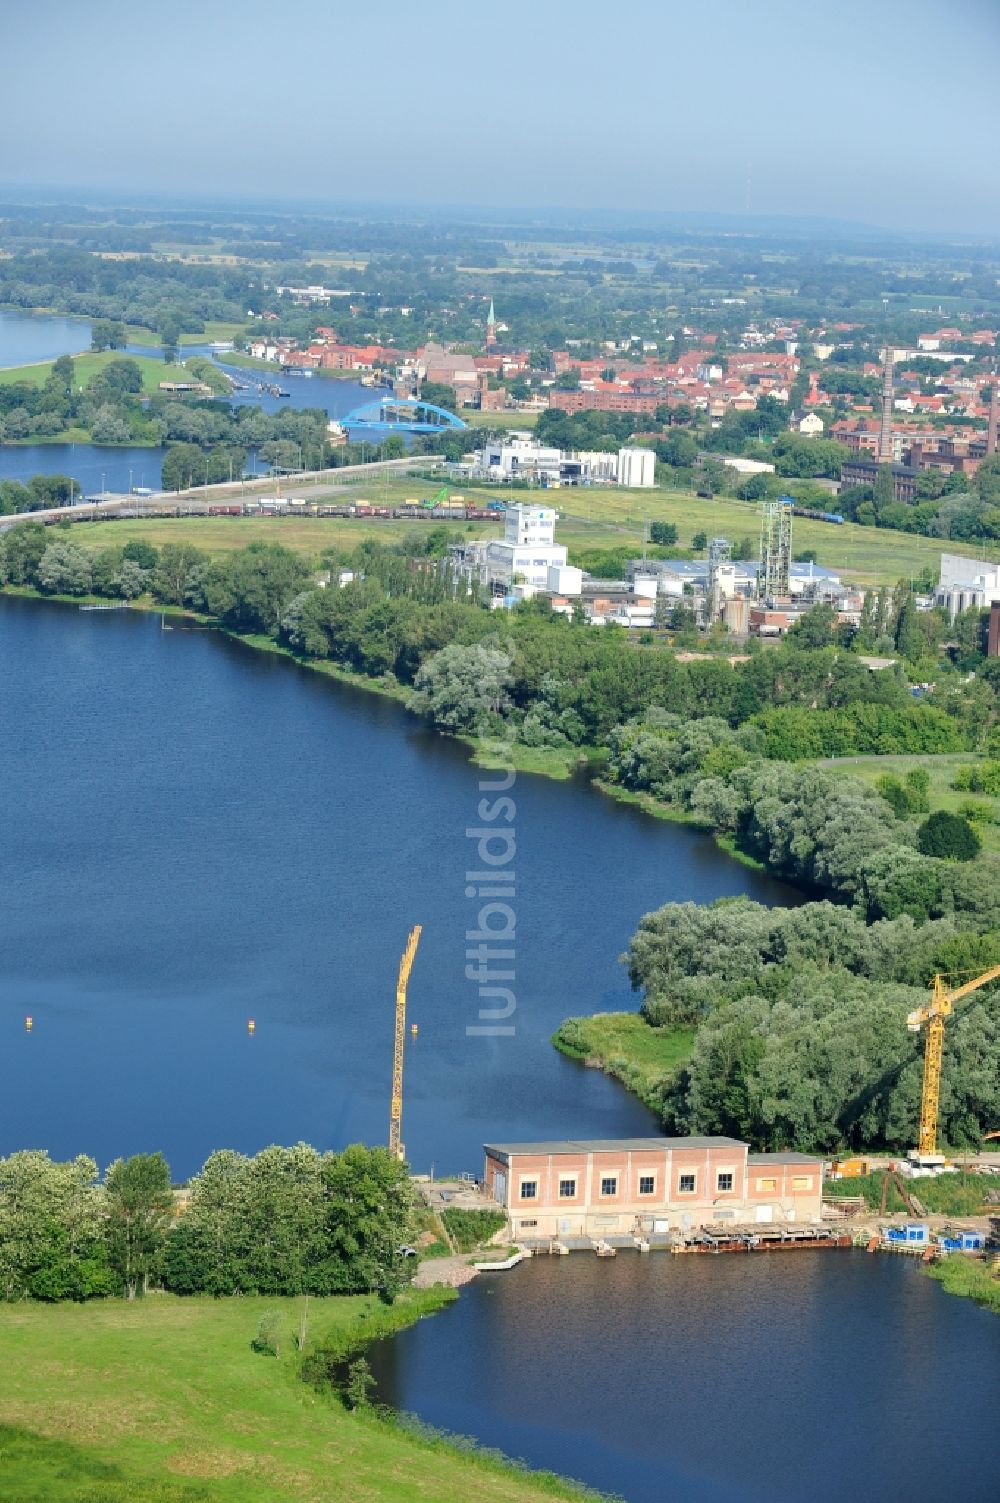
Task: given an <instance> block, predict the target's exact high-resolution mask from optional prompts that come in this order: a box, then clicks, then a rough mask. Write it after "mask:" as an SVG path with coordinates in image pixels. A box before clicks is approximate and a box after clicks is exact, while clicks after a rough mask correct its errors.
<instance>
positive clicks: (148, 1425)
mask: <svg viewBox="0 0 1000 1503" xmlns="http://www.w3.org/2000/svg"><path fill="white" fill-rule="evenodd" d="M454 1297H455V1296H454V1294H453V1292H452V1291H450V1290H443V1289H440V1288H438V1289H431V1290H423V1291H412V1292H408V1293H407V1294H405V1295H404V1296H403V1297H402V1298H401V1299H400V1300H399V1301H398V1302H397V1304H395V1305H393V1306H391V1307H387V1306H385V1305H382V1304H380V1302H379V1301H378V1300H377V1298H375V1297H374V1296H341V1297H333V1298H325V1299H310V1300H309V1301H308V1302H306V1301H304V1300H303V1299H301V1298H298V1299H295V1298H263V1297H258V1296H247V1297H244V1298H240V1299H220V1300H209V1299H197V1298H190V1299H184V1298H178V1297H176V1296H170V1295H150V1296H147V1298H145V1299H142V1300H137V1301H133V1302H132V1303H126V1302H124V1301H121V1300H107V1301H101V1302H100V1303H96V1302H95V1303H92V1304H88V1305H82V1306H81V1305H71V1304H59V1305H35V1304H20V1305H13V1306H8V1307H7V1308H6V1310H5V1313H4V1318H3V1320H2V1321H0V1372H2V1373H3V1377H2V1378H0V1422H2V1423H0V1474H2V1483H0V1490H2V1492H3V1495H4V1496H5V1497H7V1498H11V1499H13V1498H26V1499H27V1498H43V1497H44V1498H45V1499H46V1503H76V1500H77V1499H78V1498H79V1497H80V1496H81V1489H82V1487H83V1486H84V1485H85V1484H86V1485H87V1486H88V1487H93V1488H94V1489H95V1492H94V1496H95V1497H96V1495H97V1491H100V1496H101V1498H102V1500H106V1503H126V1500H128V1499H132V1498H138V1497H141V1498H142V1499H144V1500H147V1503H187V1500H188V1499H189V1498H190V1500H191V1503H194V1498H195V1495H197V1498H198V1499H199V1500H205V1503H215V1500H219V1503H223V1500H227V1499H228V1500H232V1499H235V1498H238V1499H239V1500H240V1503H273V1500H274V1499H275V1498H276V1497H279V1496H280V1497H281V1498H282V1499H285V1500H289V1503H300V1500H301V1503H312V1500H314V1499H316V1498H317V1497H320V1496H324V1497H325V1496H327V1495H328V1492H329V1489H330V1487H331V1468H332V1471H333V1474H334V1475H335V1476H336V1478H337V1481H336V1483H335V1484H333V1486H334V1489H335V1491H336V1492H337V1494H338V1495H342V1496H351V1497H356V1498H361V1497H364V1498H366V1499H371V1500H373V1503H381V1500H385V1503H395V1500H397V1499H399V1498H401V1497H403V1496H407V1495H408V1494H407V1490H408V1489H409V1488H412V1487H414V1486H416V1487H417V1488H418V1489H419V1490H420V1492H421V1496H425V1497H433V1498H434V1499H435V1500H440V1503H465V1500H466V1499H468V1498H470V1497H476V1498H477V1499H479V1498H482V1499H484V1500H489V1503H504V1500H506V1499H510V1498H517V1499H524V1500H525V1503H528V1500H537V1499H542V1498H546V1497H553V1496H554V1497H562V1498H579V1497H580V1496H581V1493H580V1492H579V1491H578V1490H576V1489H574V1488H573V1487H572V1486H570V1485H569V1484H568V1483H567V1484H563V1483H561V1482H560V1481H559V1480H558V1479H556V1478H552V1477H545V1476H539V1477H534V1476H532V1475H531V1474H528V1473H522V1472H517V1471H514V1470H512V1468H511V1467H509V1466H505V1465H503V1464H502V1463H500V1462H498V1461H497V1460H495V1459H493V1458H490V1457H486V1456H483V1455H477V1454H476V1453H475V1451H471V1452H470V1453H467V1452H465V1451H464V1450H462V1449H459V1447H458V1446H457V1445H456V1444H454V1443H449V1442H447V1441H445V1440H440V1439H433V1440H429V1439H426V1438H423V1437H421V1436H420V1435H416V1434H414V1433H412V1431H408V1430H406V1429H405V1428H404V1427H403V1426H401V1425H399V1424H396V1423H394V1422H392V1421H388V1422H387V1421H385V1420H379V1419H377V1418H376V1417H375V1416H374V1415H373V1414H369V1413H348V1412H346V1411H345V1409H344V1407H343V1405H342V1404H341V1402H340V1401H339V1400H338V1399H336V1398H334V1397H332V1396H330V1395H324V1394H323V1393H321V1392H320V1391H319V1390H317V1388H316V1387H315V1386H313V1385H311V1384H308V1383H306V1382H304V1381H303V1380H302V1377H301V1363H302V1359H301V1358H300V1355H299V1352H298V1350H297V1340H298V1338H299V1335H300V1333H301V1331H302V1328H303V1326H302V1323H303V1322H305V1333H306V1354H307V1355H308V1354H310V1353H311V1354H315V1353H317V1352H319V1351H325V1352H328V1353H330V1354H339V1355H342V1356H343V1355H347V1354H354V1353H356V1352H357V1351H359V1350H360V1349H361V1348H362V1347H363V1346H364V1345H366V1344H367V1342H368V1341H370V1340H372V1339H374V1338H377V1337H381V1336H386V1335H389V1334H391V1333H394V1332H398V1331H400V1330H402V1329H403V1328H404V1327H406V1326H409V1325H412V1324H413V1323H414V1322H415V1321H417V1320H420V1319H421V1318H422V1317H424V1316H426V1315H429V1314H433V1313H434V1312H436V1311H438V1310H440V1309H442V1308H443V1307H444V1306H445V1305H447V1304H449V1303H450V1302H451V1301H452V1300H453V1299H454ZM262 1321H266V1322H267V1324H268V1328H269V1329H270V1330H271V1331H272V1332H273V1337H274V1341H275V1343H276V1344H277V1348H278V1355H277V1357H274V1356H264V1355H259V1354H258V1353H257V1352H255V1351H253V1350H252V1349H251V1342H252V1341H253V1340H254V1339H255V1337H257V1336H258V1334H259V1331H260V1328H261V1322H262ZM189 1489H194V1491H189ZM87 1495H88V1496H90V1493H89V1491H88V1493H87Z"/></svg>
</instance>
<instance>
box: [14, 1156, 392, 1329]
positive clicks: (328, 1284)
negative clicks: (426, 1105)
mask: <svg viewBox="0 0 1000 1503" xmlns="http://www.w3.org/2000/svg"><path fill="white" fill-rule="evenodd" d="M412 1217H413V1191H412V1187H411V1183H410V1179H409V1171H408V1169H407V1167H406V1165H405V1164H402V1163H400V1162H399V1161H398V1160H397V1159H395V1158H394V1157H393V1156H392V1155H391V1154H390V1153H389V1152H388V1150H387V1149H384V1148H367V1147H365V1146H364V1145H362V1144H354V1145H352V1146H351V1147H349V1148H345V1149H344V1150H343V1151H342V1152H341V1153H331V1152H326V1153H320V1152H318V1151H317V1150H316V1149H315V1148H312V1147H310V1146H309V1145H308V1144H305V1143H299V1144H297V1145H296V1146H295V1147H293V1148H279V1147H271V1148H265V1149H264V1150H263V1151H262V1152H260V1153H258V1154H256V1155H254V1156H250V1157H248V1156H245V1155H243V1154H239V1153H235V1152H233V1151H232V1150H229V1149H225V1150H222V1151H220V1152H217V1153H213V1154H212V1155H211V1156H210V1157H209V1159H208V1160H207V1161H206V1163H205V1165H204V1166H203V1168H202V1169H201V1170H200V1171H199V1172H198V1174H197V1175H195V1177H194V1178H193V1179H192V1180H191V1182H190V1184H189V1185H188V1186H187V1187H185V1188H184V1189H183V1190H181V1191H176V1192H175V1191H174V1190H173V1189H172V1187H171V1183H170V1169H169V1166H168V1164H167V1162H166V1160H165V1159H164V1157H163V1155H162V1154H161V1153H152V1154H135V1155H133V1156H132V1157H130V1158H126V1159H117V1160H116V1161H115V1162H114V1163H113V1164H111V1165H110V1166H109V1168H108V1169H107V1171H106V1173H105V1174H104V1176H103V1178H100V1177H99V1176H98V1172H97V1165H96V1163H95V1162H94V1160H93V1159H92V1158H89V1157H87V1156H86V1155H82V1154H81V1155H80V1156H78V1157H77V1158H75V1159H73V1160H70V1161H69V1162H63V1163H60V1162H57V1161H54V1160H52V1159H51V1158H50V1157H49V1155H48V1154H47V1153H44V1152H41V1151H39V1150H26V1151H22V1152H19V1153H13V1154H11V1155H10V1156H9V1157H8V1158H0V1296H2V1297H3V1299H5V1300H8V1301H12V1300H19V1299H26V1298H31V1299H38V1300H50V1301H56V1300H67V1299H71V1300H84V1299H95V1298H100V1297H106V1296H108V1295H118V1296H123V1297H125V1298H128V1299H134V1298H136V1297H137V1296H139V1295H142V1294H144V1293H147V1292H148V1291H149V1290H151V1289H165V1290H167V1291H169V1292H172V1293H175V1294H213V1295H223V1294H275V1295H278V1294H353V1293H372V1292H376V1293H378V1294H379V1295H380V1296H381V1297H382V1298H383V1299H385V1300H387V1301H391V1300H393V1299H394V1298H395V1296H396V1295H397V1294H398V1293H399V1291H400V1290H401V1289H402V1287H403V1285H404V1284H405V1282H406V1281H407V1278H408V1276H409V1269H410V1260H409V1259H408V1258H407V1256H406V1254H405V1253H404V1248H405V1247H406V1245H407V1242H408V1239H409V1237H410V1235H411V1232H412Z"/></svg>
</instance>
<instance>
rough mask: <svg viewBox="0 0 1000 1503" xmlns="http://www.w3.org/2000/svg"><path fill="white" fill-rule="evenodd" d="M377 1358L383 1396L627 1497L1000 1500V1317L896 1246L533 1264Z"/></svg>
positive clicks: (483, 1281)
mask: <svg viewBox="0 0 1000 1503" xmlns="http://www.w3.org/2000/svg"><path fill="white" fill-rule="evenodd" d="M369 1356H370V1360H371V1363H372V1368H373V1370H374V1372H375V1374H376V1376H377V1378H378V1380H379V1390H380V1394H381V1396H382V1397H383V1398H384V1399H385V1400H387V1401H388V1402H391V1403H393V1404H394V1405H397V1406H399V1407H400V1408H403V1409H408V1410H410V1411H412V1412H416V1413H418V1414H419V1415H420V1416H421V1418H423V1419H424V1420H426V1421H428V1422H429V1423H431V1424H433V1425H436V1426H438V1427H441V1428H444V1429H448V1430H451V1431H453V1432H460V1433H463V1434H471V1435H475V1436H476V1437H477V1438H478V1439H479V1440H480V1441H481V1442H482V1443H483V1444H484V1445H489V1446H496V1447H499V1448H500V1449H502V1450H503V1451H505V1452H506V1453H507V1454H508V1455H511V1456H518V1457H521V1458H523V1459H524V1460H526V1461H528V1462H529V1463H530V1464H531V1465H533V1466H536V1467H550V1468H552V1469H554V1470H556V1471H559V1472H562V1473H563V1474H564V1475H569V1476H575V1477H578V1478H581V1479H583V1480H585V1481H586V1482H588V1483H590V1485H591V1486H593V1487H598V1488H601V1489H604V1490H607V1491H609V1492H614V1493H616V1494H620V1495H622V1496H624V1497H625V1498H627V1499H628V1500H629V1503H673V1500H677V1503H682V1500H683V1503H778V1500H781V1503H786V1500H788V1503H793V1500H794V1503H800V1500H801V1503H806V1500H808V1503H843V1500H844V1499H848V1498H856V1497H862V1496H864V1497H868V1498H885V1499H909V1500H913V1503H925V1500H930V1499H932V1498H950V1497H955V1498H961V1499H962V1500H963V1503H991V1500H993V1499H995V1498H996V1496H997V1472H996V1460H997V1449H996V1395H997V1393H998V1391H1000V1321H998V1320H997V1318H996V1316H995V1315H991V1314H990V1313H988V1312H987V1311H984V1310H980V1309H978V1308H977V1307H976V1306H974V1305H973V1304H971V1303H970V1302H969V1301H967V1300H959V1299H956V1298H954V1297H952V1296H949V1295H947V1294H945V1293H944V1291H943V1290H942V1289H940V1288H939V1287H938V1285H936V1284H935V1283H934V1282H933V1281H932V1280H931V1279H929V1278H927V1277H926V1276H925V1275H924V1274H923V1272H922V1271H921V1268H920V1266H919V1264H914V1263H912V1262H910V1260H909V1259H906V1258H893V1257H884V1256H883V1257H871V1256H869V1255H868V1254H867V1253H863V1252H803V1253H786V1254H780V1253H774V1254H772V1255H763V1254H762V1255H760V1256H757V1257H753V1256H751V1257H736V1256H731V1257H724V1256H723V1257H717V1258H712V1257H689V1258H671V1257H669V1256H667V1255H665V1254H657V1253H654V1254H651V1255H650V1256H648V1257H640V1256H639V1255H638V1254H623V1255H620V1256H619V1257H617V1258H616V1259H614V1261H613V1262H612V1261H610V1260H599V1259H597V1258H593V1257H588V1256H586V1255H584V1254H575V1255H570V1256H569V1257H568V1258H538V1259H535V1260H533V1261H532V1262H530V1263H526V1264H522V1265H521V1266H520V1267H519V1268H517V1269H514V1270H513V1271H512V1272H510V1273H506V1274H493V1275H486V1276H481V1277H480V1278H479V1279H477V1280H476V1282H475V1283H474V1284H472V1285H470V1286H468V1287H467V1288H465V1289H463V1291H462V1295H461V1299H460V1300H459V1301H458V1303H457V1304H456V1305H454V1306H452V1307H451V1308H450V1309H448V1310H446V1311H443V1312H442V1313H441V1314H439V1315H436V1316H435V1317H434V1318H433V1319H432V1320H424V1321H421V1322H420V1323H419V1324H418V1325H416V1326H414V1327H411V1329H410V1330H408V1331H403V1332H402V1333H400V1334H399V1335H398V1336H396V1337H394V1338H393V1339H392V1340H391V1341H386V1342H380V1343H378V1344H377V1345H376V1346H375V1347H373V1348H371V1349H370V1350H369Z"/></svg>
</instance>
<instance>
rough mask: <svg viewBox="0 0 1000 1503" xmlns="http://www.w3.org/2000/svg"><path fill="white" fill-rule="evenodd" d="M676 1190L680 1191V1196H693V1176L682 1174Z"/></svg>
mask: <svg viewBox="0 0 1000 1503" xmlns="http://www.w3.org/2000/svg"><path fill="white" fill-rule="evenodd" d="M677 1188H678V1190H679V1191H680V1193H681V1194H682V1195H693V1194H694V1175H693V1174H682V1175H681V1177H680V1179H679V1180H678V1181H677Z"/></svg>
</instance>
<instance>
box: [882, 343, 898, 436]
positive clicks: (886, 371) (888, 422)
mask: <svg viewBox="0 0 1000 1503" xmlns="http://www.w3.org/2000/svg"><path fill="white" fill-rule="evenodd" d="M895 358H896V353H895V351H894V350H893V348H892V345H891V344H887V345H886V347H885V364H884V365H883V367H882V420H881V422H880V423H879V431H878V456H877V457H878V462H879V464H892V390H893V380H892V378H893V369H892V367H893V362H894V360H895Z"/></svg>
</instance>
